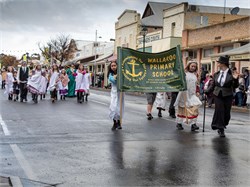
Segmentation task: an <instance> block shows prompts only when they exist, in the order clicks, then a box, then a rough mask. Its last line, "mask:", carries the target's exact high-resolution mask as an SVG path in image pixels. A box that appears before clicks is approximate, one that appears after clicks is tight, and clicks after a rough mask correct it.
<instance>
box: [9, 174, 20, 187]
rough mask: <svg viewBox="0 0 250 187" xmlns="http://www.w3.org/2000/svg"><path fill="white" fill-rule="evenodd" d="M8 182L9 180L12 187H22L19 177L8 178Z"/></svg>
mask: <svg viewBox="0 0 250 187" xmlns="http://www.w3.org/2000/svg"><path fill="white" fill-rule="evenodd" d="M10 180H11V183H12V186H14V187H23V185H22V182H21V180H20V178H19V177H16V176H13V177H10Z"/></svg>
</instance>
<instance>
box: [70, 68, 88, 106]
mask: <svg viewBox="0 0 250 187" xmlns="http://www.w3.org/2000/svg"><path fill="white" fill-rule="evenodd" d="M85 73H86V71H85V70H84V68H83V65H82V64H80V65H79V67H78V69H77V71H76V72H75V73H74V74H73V75H74V76H75V81H76V87H75V91H76V93H77V102H78V103H82V102H84V101H83V95H84V93H85V89H86V88H85V84H84V75H85Z"/></svg>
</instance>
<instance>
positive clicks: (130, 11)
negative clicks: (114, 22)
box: [117, 9, 139, 20]
mask: <svg viewBox="0 0 250 187" xmlns="http://www.w3.org/2000/svg"><path fill="white" fill-rule="evenodd" d="M127 12H129V13H137V14H139V13H138V12H137V11H136V10H131V9H126V10H124V11H123V13H122V14H121V15H120V16H119V17H118V18H117V19H118V20H119V19H120V18H121V17H122V16H123V15H124V14H125V13H127Z"/></svg>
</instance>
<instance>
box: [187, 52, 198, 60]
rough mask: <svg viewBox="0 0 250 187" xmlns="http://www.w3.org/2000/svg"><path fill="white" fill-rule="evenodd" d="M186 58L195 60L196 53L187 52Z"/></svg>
mask: <svg viewBox="0 0 250 187" xmlns="http://www.w3.org/2000/svg"><path fill="white" fill-rule="evenodd" d="M188 57H189V58H190V59H196V58H197V51H188Z"/></svg>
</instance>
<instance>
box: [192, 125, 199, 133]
mask: <svg viewBox="0 0 250 187" xmlns="http://www.w3.org/2000/svg"><path fill="white" fill-rule="evenodd" d="M196 130H199V127H198V126H197V125H196V124H192V125H191V131H196Z"/></svg>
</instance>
